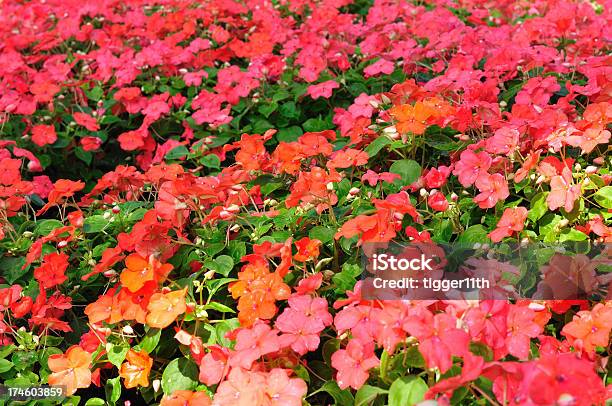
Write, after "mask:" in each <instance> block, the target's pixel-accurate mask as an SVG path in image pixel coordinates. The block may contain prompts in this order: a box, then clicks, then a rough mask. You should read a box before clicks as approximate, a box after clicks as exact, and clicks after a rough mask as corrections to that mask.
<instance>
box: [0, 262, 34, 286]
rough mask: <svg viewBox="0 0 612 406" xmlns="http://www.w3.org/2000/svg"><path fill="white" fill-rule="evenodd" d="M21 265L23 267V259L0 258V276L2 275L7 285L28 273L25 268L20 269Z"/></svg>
mask: <svg viewBox="0 0 612 406" xmlns="http://www.w3.org/2000/svg"><path fill="white" fill-rule="evenodd" d="M23 265H25V257H1V258H0V275H2V276H3V277H4V279H6V281H7V282H8V283H9V284H13V282H15V281H16V280H17V279H19V278H21V277H22V276H23V275H25V274H26V273H27V272H28V269H27V267H26V268H25V269H22V267H23Z"/></svg>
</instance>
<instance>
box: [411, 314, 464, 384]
mask: <svg viewBox="0 0 612 406" xmlns="http://www.w3.org/2000/svg"><path fill="white" fill-rule="evenodd" d="M403 329H404V330H405V331H406V332H408V333H409V334H410V335H413V336H415V337H416V338H418V339H419V352H420V353H421V354H423V358H425V362H426V363H427V367H428V368H439V369H440V371H441V372H442V373H444V372H446V371H448V369H450V367H451V366H452V364H453V363H452V357H453V356H461V355H463V354H464V353H465V352H467V348H468V343H469V341H470V339H469V336H468V335H467V333H466V332H465V331H463V330H461V329H459V328H457V320H456V318H455V317H453V316H451V315H450V314H446V313H439V314H436V315H433V314H432V313H431V312H430V311H429V310H427V309H423V308H416V309H415V310H414V311H413V312H412V313H411V314H410V315H409V316H408V317H406V318H405V319H404V323H403Z"/></svg>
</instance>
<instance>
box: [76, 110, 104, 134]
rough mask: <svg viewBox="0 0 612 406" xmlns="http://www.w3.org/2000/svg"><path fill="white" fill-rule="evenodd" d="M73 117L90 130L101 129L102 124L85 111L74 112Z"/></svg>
mask: <svg viewBox="0 0 612 406" xmlns="http://www.w3.org/2000/svg"><path fill="white" fill-rule="evenodd" d="M72 117H74V121H76V123H77V124H78V125H82V126H83V127H85V128H87V129H88V130H89V131H98V130H99V129H100V125H99V124H98V122H97V121H96V119H95V118H93V117H92V116H90V115H89V114H85V113H73V114H72Z"/></svg>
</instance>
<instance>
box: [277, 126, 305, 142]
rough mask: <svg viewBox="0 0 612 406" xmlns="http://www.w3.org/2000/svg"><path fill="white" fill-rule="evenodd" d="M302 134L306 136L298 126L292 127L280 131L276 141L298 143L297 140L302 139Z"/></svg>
mask: <svg viewBox="0 0 612 406" xmlns="http://www.w3.org/2000/svg"><path fill="white" fill-rule="evenodd" d="M302 134H304V131H302V129H301V128H300V127H298V126H297V125H292V126H290V127H285V128H281V129H280V130H278V133H277V134H276V139H277V140H278V141H284V142H293V141H297V139H298V138H300V135H302Z"/></svg>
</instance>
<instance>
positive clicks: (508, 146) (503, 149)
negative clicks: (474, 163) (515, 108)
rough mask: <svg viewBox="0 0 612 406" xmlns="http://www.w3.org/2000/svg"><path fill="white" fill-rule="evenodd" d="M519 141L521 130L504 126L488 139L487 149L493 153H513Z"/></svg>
mask: <svg viewBox="0 0 612 406" xmlns="http://www.w3.org/2000/svg"><path fill="white" fill-rule="evenodd" d="M518 142H519V132H518V130H516V129H515V128H509V127H502V128H500V129H499V130H497V131H495V134H494V135H493V136H492V137H491V138H489V139H487V151H488V152H490V153H492V154H511V153H512V152H514V150H516V147H517V145H518Z"/></svg>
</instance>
